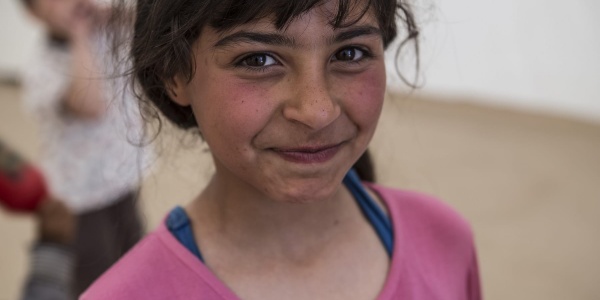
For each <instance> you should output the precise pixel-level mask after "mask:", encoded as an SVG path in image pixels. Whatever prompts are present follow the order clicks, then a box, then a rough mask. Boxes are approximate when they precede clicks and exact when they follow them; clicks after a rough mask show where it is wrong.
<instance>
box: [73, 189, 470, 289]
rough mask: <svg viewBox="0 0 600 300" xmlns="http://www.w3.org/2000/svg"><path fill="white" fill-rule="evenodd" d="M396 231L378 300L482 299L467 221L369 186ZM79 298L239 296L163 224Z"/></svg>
mask: <svg viewBox="0 0 600 300" xmlns="http://www.w3.org/2000/svg"><path fill="white" fill-rule="evenodd" d="M370 187H371V188H372V189H373V190H374V191H375V192H377V193H378V194H379V195H380V196H381V198H382V199H383V201H384V203H385V204H386V206H387V209H388V211H389V214H390V218H391V220H392V224H393V228H394V251H393V254H392V261H391V266H390V269H389V273H388V275H387V279H386V283H385V285H384V287H383V289H382V290H381V292H380V293H379V296H378V297H377V299H379V300H388V299H389V300H392V299H402V300H411V299H415V300H416V299H419V300H421V299H423V300H436V299H440V300H446V299H447V300H459V299H465V300H467V299H468V300H479V299H481V292H480V287H479V275H478V268H477V259H476V255H475V248H474V244H473V236H472V233H471V230H470V227H469V225H468V223H467V222H466V221H465V220H464V219H463V218H462V217H460V216H459V215H458V214H457V213H456V212H455V211H454V210H452V209H451V208H449V207H448V206H447V205H445V204H443V203H441V202H440V201H438V200H436V199H434V198H431V197H429V196H425V195H422V194H418V193H414V192H407V191H399V190H394V189H389V188H384V187H381V186H377V185H370ZM81 299H83V300H88V299H144V300H152V299H170V300H176V299H186V300H187V299H206V300H213V299H214V300H217V299H219V300H223V299H227V300H231V299H239V298H238V297H237V296H236V295H235V294H234V293H233V292H232V291H231V290H230V289H229V288H228V287H227V285H225V284H224V283H223V282H221V281H220V280H219V279H218V278H217V277H216V276H215V275H214V274H213V273H212V272H211V271H210V270H209V269H208V268H207V267H206V266H205V265H204V264H203V263H202V262H201V261H200V260H199V259H198V258H197V257H196V256H194V255H193V254H192V253H191V252H190V251H189V250H187V249H186V248H185V247H184V246H183V245H181V244H180V243H179V241H177V240H176V239H175V237H173V235H172V234H171V233H170V232H169V230H168V229H167V228H166V226H165V225H164V223H163V224H161V225H160V226H159V228H158V229H157V230H155V231H154V232H153V233H151V234H149V235H148V236H147V237H146V238H144V239H143V240H142V241H141V242H140V243H139V244H138V245H136V246H135V247H134V248H133V249H132V250H131V251H130V252H129V253H127V254H126V255H125V256H124V257H123V258H122V259H121V260H120V261H119V262H117V263H116V264H115V265H114V266H113V267H112V268H111V269H109V270H108V271H107V272H106V273H105V274H104V275H102V277H100V278H99V279H98V280H97V281H96V282H95V283H94V284H93V285H92V286H91V287H90V288H89V289H88V290H87V291H86V292H85V293H84V294H83V295H82V296H81Z"/></svg>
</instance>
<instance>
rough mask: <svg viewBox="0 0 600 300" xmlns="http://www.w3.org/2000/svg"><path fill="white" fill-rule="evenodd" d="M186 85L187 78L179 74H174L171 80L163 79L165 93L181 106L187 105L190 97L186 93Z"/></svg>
mask: <svg viewBox="0 0 600 300" xmlns="http://www.w3.org/2000/svg"><path fill="white" fill-rule="evenodd" d="M187 85H188V82H187V80H185V79H184V78H181V76H179V75H176V76H175V77H173V78H172V79H171V80H168V81H165V88H166V89H167V94H168V95H169V97H170V98H171V100H173V101H174V102H175V103H177V104H179V105H181V106H189V105H190V103H191V101H190V100H191V99H190V98H189V96H188V94H187V93H186V87H187Z"/></svg>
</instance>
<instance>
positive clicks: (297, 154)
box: [271, 143, 343, 164]
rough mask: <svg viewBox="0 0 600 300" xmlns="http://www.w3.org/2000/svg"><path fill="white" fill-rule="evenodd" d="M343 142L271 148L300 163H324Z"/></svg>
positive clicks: (280, 154) (291, 160)
mask: <svg viewBox="0 0 600 300" xmlns="http://www.w3.org/2000/svg"><path fill="white" fill-rule="evenodd" d="M342 144H343V143H339V144H334V145H327V146H307V147H298V148H272V149H271V150H272V151H273V152H275V153H276V154H277V155H279V156H280V157H281V158H283V159H285V160H287V161H290V162H294V163H300V164H316V163H324V162H327V161H329V160H331V159H332V158H333V157H334V156H335V155H336V154H337V153H338V151H339V150H340V148H341V147H342Z"/></svg>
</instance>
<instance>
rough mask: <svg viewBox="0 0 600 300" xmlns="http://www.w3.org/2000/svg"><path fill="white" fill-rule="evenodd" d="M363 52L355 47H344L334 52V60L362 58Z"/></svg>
mask: <svg viewBox="0 0 600 300" xmlns="http://www.w3.org/2000/svg"><path fill="white" fill-rule="evenodd" d="M363 56H364V52H363V51H362V50H360V49H357V48H345V49H342V50H340V51H338V52H337V53H336V54H335V60H339V61H355V60H360V59H361V58H363Z"/></svg>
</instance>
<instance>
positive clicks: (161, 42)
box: [82, 0, 480, 299]
mask: <svg viewBox="0 0 600 300" xmlns="http://www.w3.org/2000/svg"><path fill="white" fill-rule="evenodd" d="M396 13H398V14H399V16H400V19H401V20H402V21H403V22H402V23H403V24H404V25H405V26H406V27H403V28H402V30H408V31H409V35H408V36H409V38H414V37H415V34H414V33H415V32H416V31H415V28H414V25H413V24H414V22H413V19H412V15H411V13H410V10H409V7H408V5H407V4H406V3H405V2H404V1H403V0H400V1H396V0H312V1H309V0H305V1H289V0H253V1H241V0H225V1H224V0H194V1H192V0H188V1H184V0H180V1H172V0H170V1H160V0H139V1H138V3H137V12H136V14H137V18H136V23H135V33H134V37H133V45H132V47H133V48H132V58H133V65H134V70H133V71H134V74H135V76H136V79H137V83H138V84H139V86H140V87H141V88H142V90H143V93H142V95H143V97H142V98H143V99H148V100H150V101H151V102H152V103H153V104H154V105H155V106H156V107H157V108H158V109H159V110H160V111H161V112H162V113H163V114H164V115H165V116H166V117H167V118H168V119H169V120H171V121H172V122H174V123H175V124H176V125H178V126H179V127H182V128H192V127H197V128H198V130H199V132H200V133H201V135H202V138H203V139H204V140H205V141H206V143H207V144H208V146H209V148H210V150H211V154H212V157H213V160H214V163H215V173H214V175H213V176H212V179H211V181H210V182H209V184H208V186H207V187H206V188H205V189H204V190H203V191H202V192H201V194H200V195H199V196H198V197H197V198H196V199H194V200H193V201H192V202H190V204H188V205H187V206H186V207H184V208H181V207H177V208H175V209H174V210H172V211H171V212H170V213H169V214H168V216H167V217H166V219H165V221H164V222H163V223H162V224H161V225H160V226H159V228H158V229H157V230H156V231H154V232H153V233H152V234H150V235H149V236H147V237H146V238H145V239H144V240H143V241H142V242H140V243H139V244H138V245H137V246H136V247H135V248H134V249H133V250H132V251H130V252H129V253H128V254H127V255H126V256H125V257H124V258H123V259H122V260H121V261H120V262H118V263H117V264H116V265H115V266H113V268H112V269H111V270H109V271H108V272H107V273H105V274H104V275H103V276H102V277H101V278H100V279H99V280H98V281H96V283H95V284H94V285H93V286H92V287H91V288H90V289H88V291H87V292H86V293H84V294H83V296H82V299H480V292H479V280H478V274H477V264H476V259H475V251H474V246H473V239H472V235H471V231H470V229H469V226H468V224H467V223H466V222H465V221H464V220H463V219H462V218H461V217H459V216H458V215H457V214H456V213H455V212H454V211H453V210H451V209H449V208H448V207H446V206H445V205H443V204H442V203H440V202H438V201H437V200H435V199H432V198H431V197H428V196H424V195H421V194H418V193H413V192H407V191H399V190H395V189H389V188H385V187H382V186H378V185H376V184H373V183H370V182H364V181H361V178H359V176H358V175H357V172H356V171H355V170H354V169H353V168H352V166H353V165H354V163H355V162H357V160H359V158H360V157H361V156H363V153H365V151H366V149H367V146H368V144H369V141H370V140H371V137H372V136H373V133H374V131H375V127H376V125H377V121H378V119H379V115H380V112H381V107H382V103H383V98H384V93H385V82H386V75H385V74H386V73H385V65H384V49H385V48H386V47H387V46H388V45H389V44H390V42H391V41H392V40H393V39H394V38H395V36H396V23H395V16H396ZM364 157H365V156H363V158H362V159H361V161H362V162H367V165H368V159H365V158H364ZM363 171H364V170H363ZM361 173H362V174H363V175H365V174H367V175H368V174H369V171H368V168H367V172H361ZM362 180H368V178H362Z"/></svg>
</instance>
